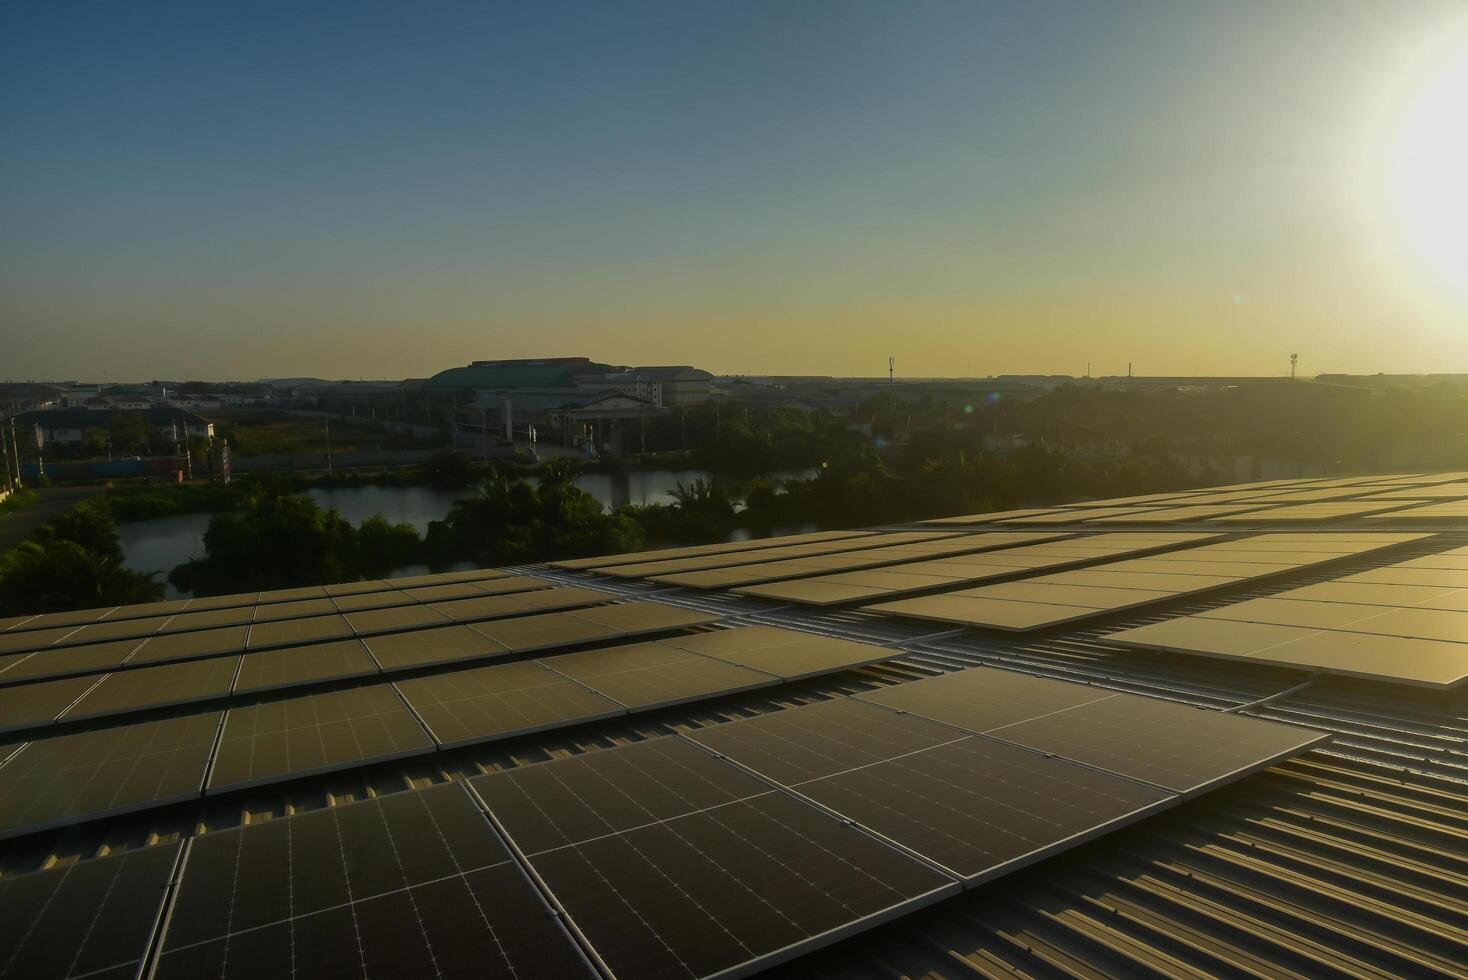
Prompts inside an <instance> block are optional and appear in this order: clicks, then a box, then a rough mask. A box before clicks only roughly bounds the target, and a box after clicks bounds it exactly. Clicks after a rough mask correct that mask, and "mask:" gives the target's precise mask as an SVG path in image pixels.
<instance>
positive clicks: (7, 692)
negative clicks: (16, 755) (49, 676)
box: [0, 675, 105, 734]
mask: <svg viewBox="0 0 1468 980" xmlns="http://www.w3.org/2000/svg"><path fill="white" fill-rule="evenodd" d="M104 676H105V675H104ZM100 679H101V678H99V677H90V676H85V675H83V676H79V677H64V678H58V679H55V680H45V681H38V682H36V683H34V684H23V685H19V686H13V687H4V688H0V734H9V733H11V732H23V731H26V730H28V729H32V728H44V727H46V726H47V725H50V724H52V723H54V722H55V721H56V719H58V718H60V717H61V716H62V715H64V714H66V712H67V710H68V709H69V708H71V706H72V705H74V704H76V703H77V701H79V700H81V698H83V697H84V696H85V695H86V694H87V692H89V691H90V690H92V688H93V687H94V686H96V684H97V683H98V681H99V680H100Z"/></svg>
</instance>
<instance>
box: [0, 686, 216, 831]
mask: <svg viewBox="0 0 1468 980" xmlns="http://www.w3.org/2000/svg"><path fill="white" fill-rule="evenodd" d="M223 718H224V712H223V711H218V710H215V711H203V712H197V713H193V714H189V715H181V716H176V717H172V718H166V719H161V720H157V721H143V722H136V723H133V724H128V725H122V726H115V727H110V728H104V729H98V730H91V731H81V732H73V733H70V734H58V735H53V736H50V737H48V738H44V739H36V740H32V741H30V742H27V743H25V744H24V745H23V746H21V747H20V748H19V749H17V750H16V751H15V752H13V753H12V754H11V755H10V756H9V758H8V759H7V760H6V761H5V763H4V764H3V765H0V839H5V838H10V837H16V836H20V835H22V834H33V833H38V832H40V831H43V830H50V829H53V828H56V827H63V826H67V825H69V824H73V823H80V822H83V821H90V820H98V819H101V818H103V817H109V816H115V815H118V814H123V813H133V812H136V811H138V810H147V809H152V808H154V807H160V806H165V805H167V804H169V803H178V802H182V801H184V800H190V799H197V798H198V797H199V793H200V790H201V786H202V782H203V778H204V774H205V771H206V769H207V768H208V764H209V758H210V753H211V750H212V748H213V746H214V740H215V738H216V736H217V735H218V733H219V728H220V725H221V723H222V722H223ZM170 743H173V744H170ZM153 746H158V747H157V748H152V747H153ZM150 748H151V750H150ZM146 759H152V760H154V764H153V765H152V766H151V767H150V769H149V770H146V771H145V772H144V774H143V775H144V776H146V775H147V773H148V772H151V773H153V776H152V778H151V780H149V779H143V778H142V777H140V776H139V766H140V765H141V764H142V762H143V760H146ZM120 760H130V761H131V767H130V768H128V769H127V770H126V772H125V773H124V772H123V771H122V770H121V768H120V766H119V765H118V764H117V763H118V762H119V761H120ZM160 761H161V763H162V764H163V767H162V769H161V770H160V769H159V765H158V763H159V762H160ZM107 770H112V772H111V773H110V774H109V777H111V776H121V777H123V780H122V782H120V783H119V782H111V783H106V784H105V785H103V784H98V783H97V778H98V777H99V776H100V775H102V774H104V773H105V772H106V771H107ZM86 773H90V775H85V774H86ZM149 781H151V782H152V784H153V790H152V791H151V795H149V791H148V789H147V784H148V782H149ZM22 784H24V787H25V788H24V789H21V788H19V787H21V786H22ZM99 785H100V790H98V792H101V793H102V796H101V798H100V799H98V800H97V801H96V802H95V803H93V804H81V803H79V801H80V800H82V799H84V798H85V797H86V796H87V795H88V794H93V790H94V787H97V786H99ZM109 787H111V788H112V789H113V790H114V791H113V792H112V793H111V794H110V796H109V795H106V793H105V790H107V789H108V788H109ZM130 790H132V791H130ZM17 794H19V798H20V799H23V800H25V801H26V802H27V804H28V805H26V806H24V807H21V806H17V805H16V803H15V800H16V799H17ZM38 809H39V813H38V812H37V811H38ZM33 815H34V816H33Z"/></svg>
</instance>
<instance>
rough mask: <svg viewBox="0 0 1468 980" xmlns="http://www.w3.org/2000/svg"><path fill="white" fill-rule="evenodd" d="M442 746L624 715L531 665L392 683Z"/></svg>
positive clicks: (609, 703)
mask: <svg viewBox="0 0 1468 980" xmlns="http://www.w3.org/2000/svg"><path fill="white" fill-rule="evenodd" d="M394 686H395V687H396V688H397V689H398V691H399V693H401V694H402V696H403V699H404V700H405V701H407V702H408V704H409V706H411V707H412V709H413V711H414V712H416V713H417V715H418V717H419V718H421V719H423V723H424V724H425V725H426V726H427V728H428V731H429V733H430V734H431V735H432V736H433V739H434V741H436V742H437V743H438V744H439V745H440V746H443V747H446V748H447V747H449V746H455V745H468V744H471V743H474V742H482V741H487V740H489V739H497V738H509V737H511V736H514V735H525V734H528V733H530V732H537V731H542V730H544V729H547V728H555V727H559V726H561V725H571V724H579V723H582V722H588V721H595V720H598V719H602V718H611V717H615V716H617V715H622V714H626V709H625V708H623V707H622V706H621V705H618V704H616V703H614V702H612V701H609V700H607V699H606V698H604V697H602V696H601V695H599V694H595V693H593V692H591V691H588V690H586V688H584V687H582V686H581V685H579V684H576V683H574V682H572V681H569V680H567V679H566V678H564V677H562V676H561V675H559V674H557V673H555V672H553V671H551V670H548V669H547V668H545V667H543V666H541V665H540V664H538V663H535V662H526V663H514V664H492V665H490V666H486V667H476V668H473V669H470V670H459V671H454V672H453V673H450V674H435V675H433V676H430V677H415V678H410V679H408V680H400V681H395V682H394Z"/></svg>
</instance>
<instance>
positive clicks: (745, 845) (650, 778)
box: [470, 738, 957, 978]
mask: <svg viewBox="0 0 1468 980" xmlns="http://www.w3.org/2000/svg"><path fill="white" fill-rule="evenodd" d="M470 782H471V785H472V786H473V788H474V789H475V791H476V792H477V793H478V794H479V795H480V797H481V798H483V799H484V800H485V802H486V803H487V804H488V805H489V808H490V810H491V812H492V813H493V814H494V816H495V818H496V819H497V820H498V821H499V823H500V825H501V826H502V827H503V828H504V829H505V830H506V831H507V833H508V836H509V837H510V838H511V840H512V841H513V842H514V843H515V844H516V846H517V847H518V849H519V851H520V852H521V853H522V854H523V855H525V856H526V859H527V860H528V862H529V864H530V865H531V867H532V868H533V869H534V870H535V872H536V874H537V876H538V877H539V878H540V879H541V880H542V881H543V882H544V883H545V885H546V887H547V888H548V890H549V892H550V894H551V895H552V896H553V898H554V899H555V901H556V902H557V904H559V905H560V907H561V908H562V909H564V911H565V912H566V915H567V917H568V919H569V920H570V921H571V922H572V923H573V924H574V925H575V926H576V928H577V929H578V931H579V932H580V933H581V934H582V935H583V936H585V937H586V939H587V940H588V941H589V944H590V945H591V947H592V948H593V949H594V950H595V951H596V953H597V954H598V957H599V959H600V960H601V961H602V962H603V963H605V964H606V965H607V967H608V972H609V973H611V974H612V975H615V976H624V977H649V978H661V977H680V978H686V977H690V976H711V975H717V974H722V973H725V972H726V971H727V972H729V973H730V974H731V975H742V974H745V973H748V972H751V971H753V970H756V969H760V968H763V967H767V966H770V965H773V964H774V963H777V962H780V961H781V960H784V959H788V958H791V957H793V956H796V955H799V954H800V953H802V952H805V951H807V950H809V949H813V948H816V947H817V946H820V945H824V944H826V943H830V942H834V941H835V940H836V939H839V938H841V937H842V936H843V935H846V934H849V933H851V932H855V931H857V930H860V929H864V928H868V927H870V926H872V925H876V924H877V923H879V922H881V921H885V920H887V919H890V918H893V917H895V916H897V915H901V914H904V913H905V912H907V911H909V910H911V909H914V908H917V907H920V906H921V905H925V904H928V903H931V902H933V901H936V900H938V899H940V898H942V897H944V896H946V895H949V894H952V893H953V892H954V891H955V890H956V887H957V886H956V885H955V884H954V883H953V882H952V881H951V879H949V878H947V877H946V876H944V875H941V874H939V873H938V872H936V871H934V870H932V869H930V868H928V867H925V866H924V865H921V864H919V863H917V862H916V861H913V860H911V859H910V858H908V857H906V856H904V855H902V854H900V853H899V852H897V851H896V850H894V849H892V848H890V847H887V846H886V845H884V844H882V843H879V842H878V841H876V840H874V839H873V838H872V837H870V836H868V835H867V834H864V833H862V832H861V831H859V830H856V829H854V828H852V827H849V826H846V825H843V824H842V823H840V822H838V821H836V820H832V819H831V818H830V817H828V816H826V815H825V814H823V813H821V812H820V811H818V810H816V809H815V808H813V807H811V806H809V805H807V804H805V803H802V802H800V801H798V800H795V799H793V798H791V797H790V796H788V795H786V794H784V793H781V792H779V791H776V790H773V789H771V788H770V787H769V786H768V785H766V784H764V783H762V782H760V781H759V780H757V779H754V778H753V777H751V776H748V775H746V774H744V773H742V772H740V771H739V770H738V769H735V768H734V767H732V766H730V765H727V764H726V763H723V762H720V761H719V760H717V759H714V758H712V757H711V756H709V755H708V754H707V753H704V752H702V751H701V750H699V749H697V748H696V747H694V746H693V745H691V744H689V743H687V742H684V741H682V740H680V739H675V738H661V739H651V740H648V741H646V742H641V743H637V744H635V745H629V746H624V747H622V748H617V749H608V750H605V751H601V752H592V753H587V754H585V755H579V756H574V757H572V758H567V759H559V760H556V761H553V762H546V763H541V764H539V765H534V766H522V767H519V768H516V769H511V770H508V771H505V772H499V773H494V774H491V775H486V776H478V777H475V778H474V779H472V780H471V781H470Z"/></svg>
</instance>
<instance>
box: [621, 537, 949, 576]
mask: <svg viewBox="0 0 1468 980" xmlns="http://www.w3.org/2000/svg"><path fill="white" fill-rule="evenodd" d="M953 533H955V532H943V531H937V530H930V531H892V532H887V533H883V534H870V535H867V536H864V537H859V538H851V539H847V540H841V541H823V542H818V543H815V544H787V545H783V546H781V547H776V548H764V549H761V550H759V551H756V552H753V553H748V554H737V553H736V554H713V555H701V556H694V557H691V558H675V559H672V560H670V561H658V562H639V563H638V564H635V565H609V566H605V567H598V568H597V569H596V571H597V572H600V573H601V574H603V575H616V576H619V577H621V578H652V579H654V580H655V581H663V580H664V579H665V578H671V577H672V576H678V575H682V574H685V573H688V572H697V571H703V570H706V569H712V568H732V567H734V566H736V565H754V564H759V563H760V562H770V561H779V560H781V559H785V558H809V557H813V556H816V555H834V554H839V553H844V552H850V551H863V550H866V549H868V548H881V547H887V546H890V545H898V544H911V543H914V542H918V541H934V540H939V539H941V538H944V537H948V536H951V535H952V534H953Z"/></svg>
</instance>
